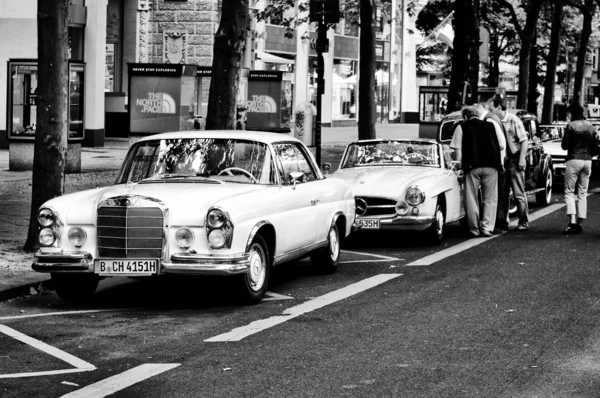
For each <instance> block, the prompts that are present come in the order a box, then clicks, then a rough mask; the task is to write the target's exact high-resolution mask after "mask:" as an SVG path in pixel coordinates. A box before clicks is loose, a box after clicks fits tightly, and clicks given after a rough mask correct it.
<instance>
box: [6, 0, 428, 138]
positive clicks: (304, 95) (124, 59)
mask: <svg viewBox="0 0 600 398" xmlns="http://www.w3.org/2000/svg"><path fill="white" fill-rule="evenodd" d="M267 1H268V0H261V1H259V2H257V3H256V4H254V3H253V5H252V7H256V8H257V9H262V8H264V7H268V6H269V4H268V2H267ZM72 3H73V4H72V5H71V6H70V10H69V11H70V14H69V16H70V21H71V22H70V29H69V32H70V34H69V38H70V40H69V42H70V58H71V61H72V64H73V66H72V68H73V69H72V71H71V73H70V75H71V79H70V83H69V90H70V91H69V93H70V94H69V98H70V105H71V106H70V114H69V115H70V116H69V118H70V126H71V130H70V132H69V136H70V140H72V141H73V142H81V145H83V146H103V145H104V140H105V138H106V137H127V136H128V135H129V120H128V117H129V116H128V106H129V105H130V104H129V102H130V101H129V87H128V84H129V81H130V79H129V76H128V73H129V72H128V70H129V69H128V66H129V65H130V64H140V63H146V64H185V65H197V66H199V67H200V68H199V69H201V71H199V72H198V73H199V75H200V72H202V73H203V74H204V75H203V76H202V79H199V83H198V87H196V89H197V90H198V92H197V96H198V99H197V100H194V101H192V102H193V103H194V104H193V106H191V107H190V109H191V110H190V112H192V113H194V115H191V116H192V119H193V117H194V116H205V115H206V103H207V100H208V87H209V82H210V73H209V72H207V70H209V68H210V66H211V65H212V52H213V44H214V34H215V32H216V29H217V27H218V25H219V18H220V13H221V9H220V2H219V1H214V0H73V1H72ZM36 8H37V1H36V0H18V1H17V0H8V1H3V2H0V109H6V112H2V113H0V148H7V147H9V146H10V143H11V142H13V141H14V142H21V141H27V140H28V139H32V137H33V136H34V133H35V111H36V108H35V87H36V85H37V59H36V58H37V45H38V43H37V19H36ZM377 9H378V11H377V12H378V14H377V42H376V49H375V52H376V58H377V60H376V62H377V64H376V70H377V71H376V81H377V84H376V87H375V88H374V90H375V95H376V102H377V107H376V109H377V120H378V121H379V122H381V123H387V122H390V121H396V122H398V121H404V122H411V121H412V122H416V120H417V117H416V116H415V115H417V106H418V104H417V102H418V99H417V85H416V71H415V62H414V57H415V52H416V51H415V49H414V43H413V41H412V40H413V39H412V37H411V35H408V34H405V33H404V32H406V31H407V29H410V27H411V24H412V23H413V21H411V19H410V18H409V17H408V16H407V14H406V13H405V12H403V11H404V9H405V4H404V0H392V1H386V2H383V3H379V5H378V7H377ZM290 11H291V12H294V13H295V12H297V10H290ZM281 21H282V20H281V19H278V18H277V17H273V18H271V19H270V20H269V21H260V22H259V21H252V26H251V29H250V30H249V34H248V38H247V46H246V49H247V50H246V54H245V57H244V62H243V65H241V70H240V89H239V94H238V101H239V103H240V105H241V107H242V108H243V107H244V106H245V105H246V103H247V101H248V100H249V98H248V85H249V82H248V75H249V73H248V72H249V71H253V70H254V71H256V70H263V71H277V72H281V75H282V76H283V81H284V87H285V90H286V93H285V97H287V98H286V100H287V102H288V103H290V102H291V105H288V106H290V109H292V110H293V109H296V108H297V107H298V106H301V105H305V104H308V103H312V104H316V70H315V63H316V55H317V54H316V51H315V50H314V48H313V43H314V39H316V32H315V31H314V27H313V26H312V25H309V24H305V25H303V26H300V27H299V28H298V29H297V30H296V32H295V34H294V37H293V38H287V37H286V35H285V28H284V27H283V26H281ZM328 38H329V40H330V43H329V52H327V53H325V54H324V57H325V82H326V83H325V94H324V96H323V101H322V103H323V106H322V116H321V120H322V123H323V125H324V126H345V125H356V123H357V115H358V109H357V108H358V80H359V79H360V76H359V73H358V71H359V63H360V57H359V27H358V24H356V23H355V21H352V19H351V18H349V17H345V18H344V17H343V18H342V20H341V21H340V23H339V24H337V25H336V27H335V29H330V30H329V32H328ZM289 118H290V121H293V119H294V114H293V111H292V112H290V115H289ZM290 125H291V126H293V123H291V124H290Z"/></svg>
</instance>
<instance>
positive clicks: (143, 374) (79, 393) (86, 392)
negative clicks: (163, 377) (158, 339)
mask: <svg viewBox="0 0 600 398" xmlns="http://www.w3.org/2000/svg"><path fill="white" fill-rule="evenodd" d="M179 365H180V364H178V363H164V364H160V363H158V364H155V363H146V364H143V365H140V366H137V367H135V368H133V369H129V370H127V371H125V372H123V373H120V374H118V375H115V376H112V377H109V378H108V379H104V380H101V381H99V382H97V383H94V384H90V385H89V386H87V387H84V388H81V389H79V390H76V391H73V392H71V393H69V394H66V395H63V396H62V398H79V397H81V398H102V397H106V396H107V395H111V394H114V393H116V392H117V391H120V390H123V389H125V388H127V387H130V386H132V385H134V384H135V383H139V382H140V381H143V380H146V379H148V378H150V377H152V376H156V375H158V374H160V373H163V372H166V371H167V370H171V369H173V368H176V367H177V366H179Z"/></svg>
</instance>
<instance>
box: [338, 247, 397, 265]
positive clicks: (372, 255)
mask: <svg viewBox="0 0 600 398" xmlns="http://www.w3.org/2000/svg"><path fill="white" fill-rule="evenodd" d="M342 252H343V253H350V254H358V255H361V256H371V257H376V258H379V259H380V260H350V261H340V264H350V263H375V262H382V261H404V259H403V258H396V257H390V256H384V255H382V254H372V253H361V252H353V251H349V250H342Z"/></svg>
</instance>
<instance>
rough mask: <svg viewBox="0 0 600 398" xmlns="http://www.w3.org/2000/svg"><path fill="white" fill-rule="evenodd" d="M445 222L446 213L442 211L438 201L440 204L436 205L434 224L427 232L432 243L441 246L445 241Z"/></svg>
mask: <svg viewBox="0 0 600 398" xmlns="http://www.w3.org/2000/svg"><path fill="white" fill-rule="evenodd" d="M444 222H445V219H444V211H443V210H442V205H441V204H440V202H439V201H438V203H437V204H436V205H435V213H434V220H433V223H432V224H431V227H429V229H428V230H427V232H428V233H429V236H430V238H431V242H432V243H434V244H440V243H442V241H443V240H444Z"/></svg>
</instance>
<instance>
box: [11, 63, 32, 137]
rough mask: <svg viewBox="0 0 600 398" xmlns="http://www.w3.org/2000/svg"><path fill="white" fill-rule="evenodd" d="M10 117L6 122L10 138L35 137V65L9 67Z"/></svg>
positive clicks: (22, 64)
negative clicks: (10, 90)
mask: <svg viewBox="0 0 600 398" xmlns="http://www.w3.org/2000/svg"><path fill="white" fill-rule="evenodd" d="M10 77H11V82H10V83H11V86H12V95H10V100H11V101H10V106H11V108H12V117H10V118H9V121H8V124H9V126H8V131H9V136H10V137H11V138H30V139H33V138H34V137H35V125H36V112H37V86H38V72H37V63H19V64H11V65H10Z"/></svg>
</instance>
